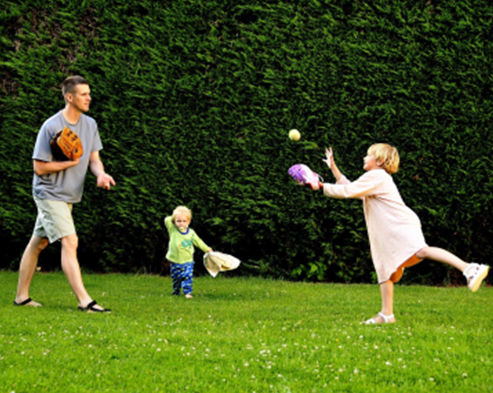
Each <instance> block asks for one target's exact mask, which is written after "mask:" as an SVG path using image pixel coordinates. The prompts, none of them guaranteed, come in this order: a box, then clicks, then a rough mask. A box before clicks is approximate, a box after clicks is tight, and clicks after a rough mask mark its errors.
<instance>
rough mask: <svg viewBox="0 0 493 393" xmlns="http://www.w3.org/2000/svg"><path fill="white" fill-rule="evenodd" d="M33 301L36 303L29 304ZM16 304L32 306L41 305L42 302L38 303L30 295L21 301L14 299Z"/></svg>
mask: <svg viewBox="0 0 493 393" xmlns="http://www.w3.org/2000/svg"><path fill="white" fill-rule="evenodd" d="M31 302H33V303H34V304H29V303H31ZM14 306H30V307H40V306H41V304H39V303H36V302H35V301H34V300H33V299H31V298H30V297H28V298H27V299H26V300H24V301H23V302H20V303H17V302H16V301H15V300H14Z"/></svg>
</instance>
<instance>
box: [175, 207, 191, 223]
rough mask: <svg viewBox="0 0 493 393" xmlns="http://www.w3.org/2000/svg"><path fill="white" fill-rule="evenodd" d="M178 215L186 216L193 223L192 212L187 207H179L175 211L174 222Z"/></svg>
mask: <svg viewBox="0 0 493 393" xmlns="http://www.w3.org/2000/svg"><path fill="white" fill-rule="evenodd" d="M178 214H184V215H185V216H186V217H187V218H188V219H189V220H190V221H192V211H191V210H190V209H189V208H188V207H186V206H178V207H176V208H175V210H173V215H172V217H173V221H175V218H176V216H177V215H178Z"/></svg>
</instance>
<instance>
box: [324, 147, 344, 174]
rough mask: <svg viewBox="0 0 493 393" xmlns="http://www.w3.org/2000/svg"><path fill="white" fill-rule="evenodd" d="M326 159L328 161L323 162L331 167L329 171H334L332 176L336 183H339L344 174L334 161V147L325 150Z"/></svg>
mask: <svg viewBox="0 0 493 393" xmlns="http://www.w3.org/2000/svg"><path fill="white" fill-rule="evenodd" d="M325 157H326V159H325V160H322V161H323V162H325V163H326V164H327V166H328V167H329V169H330V170H331V171H332V174H333V175H334V177H335V178H336V182H337V181H339V180H340V179H341V177H342V173H341V171H340V170H339V168H338V167H337V165H336V163H335V161H334V154H333V152H332V147H329V148H328V149H325Z"/></svg>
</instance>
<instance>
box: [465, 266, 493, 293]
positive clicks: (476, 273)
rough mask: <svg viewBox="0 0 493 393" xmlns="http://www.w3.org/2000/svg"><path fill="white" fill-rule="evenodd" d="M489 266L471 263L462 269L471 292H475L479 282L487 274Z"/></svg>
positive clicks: (479, 284)
mask: <svg viewBox="0 0 493 393" xmlns="http://www.w3.org/2000/svg"><path fill="white" fill-rule="evenodd" d="M489 270H490V267H489V266H487V265H480V264H478V263H471V264H470V265H469V267H468V268H467V269H466V270H464V273H463V274H464V276H465V277H466V278H467V286H468V287H469V289H470V290H471V292H476V291H477V290H478V289H479V287H480V286H481V283H482V282H483V280H484V279H485V278H486V276H487V275H488V271H489Z"/></svg>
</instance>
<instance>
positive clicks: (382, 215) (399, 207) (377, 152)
mask: <svg viewBox="0 0 493 393" xmlns="http://www.w3.org/2000/svg"><path fill="white" fill-rule="evenodd" d="M325 153H326V159H325V160H323V161H324V162H325V163H326V164H327V166H328V167H329V168H330V169H331V171H332V173H333V175H334V177H335V179H336V184H322V183H320V181H319V180H318V175H316V174H314V173H313V172H308V171H307V172H308V173H307V174H306V175H305V177H304V179H305V183H308V184H310V185H311V186H312V189H314V190H318V189H319V188H322V189H323V192H324V195H326V196H328V197H331V198H359V199H362V200H363V209H364V214H365V221H366V225H367V229H368V236H369V238H370V249H371V256H372V259H373V264H374V266H375V270H376V272H377V277H378V283H379V284H380V292H381V295H382V310H381V311H380V312H379V313H378V314H377V315H376V316H375V317H373V318H371V319H369V320H367V321H366V322H365V323H366V324H375V323H394V322H395V321H396V320H395V317H394V310H393V302H394V283H396V282H398V281H399V280H400V278H401V277H402V274H403V271H404V268H405V267H409V266H412V265H415V264H417V263H419V262H421V261H422V260H423V259H432V260H434V261H438V262H442V263H446V264H448V265H451V266H453V267H455V268H457V269H459V270H460V271H462V272H463V274H464V276H465V277H466V278H467V280H468V287H469V289H470V290H471V291H472V292H475V291H477V290H478V289H479V287H480V285H481V283H482V281H483V280H484V279H485V278H486V276H487V275H488V270H489V267H488V266H486V265H479V264H477V263H467V262H464V261H463V260H461V259H459V258H458V257H456V256H455V255H453V254H451V253H450V252H448V251H446V250H443V249H441V248H437V247H429V246H428V245H427V244H426V242H425V239H424V236H423V232H422V230H421V223H420V220H419V218H418V216H417V215H416V214H415V213H414V212H413V211H412V210H411V209H410V208H409V207H407V206H406V205H405V204H404V202H403V200H402V198H401V196H400V194H399V191H398V189H397V187H396V185H395V183H394V181H393V179H392V177H391V175H392V174H394V173H396V172H397V170H398V169H399V153H398V152H397V149H396V148H395V147H393V146H390V145H388V144H383V143H378V144H374V145H372V146H370V148H369V149H368V153H367V155H366V157H365V158H364V165H363V169H364V170H365V171H366V173H365V174H364V175H362V176H361V177H360V178H359V179H357V180H356V181H354V182H350V181H349V180H348V179H347V178H346V177H345V176H344V175H343V174H342V173H341V172H340V171H339V169H338V168H337V166H336V164H335V162H334V157H333V154H332V148H329V149H327V150H326V152H325Z"/></svg>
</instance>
